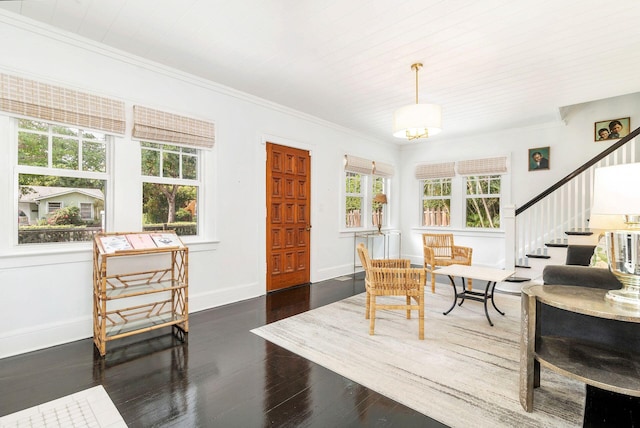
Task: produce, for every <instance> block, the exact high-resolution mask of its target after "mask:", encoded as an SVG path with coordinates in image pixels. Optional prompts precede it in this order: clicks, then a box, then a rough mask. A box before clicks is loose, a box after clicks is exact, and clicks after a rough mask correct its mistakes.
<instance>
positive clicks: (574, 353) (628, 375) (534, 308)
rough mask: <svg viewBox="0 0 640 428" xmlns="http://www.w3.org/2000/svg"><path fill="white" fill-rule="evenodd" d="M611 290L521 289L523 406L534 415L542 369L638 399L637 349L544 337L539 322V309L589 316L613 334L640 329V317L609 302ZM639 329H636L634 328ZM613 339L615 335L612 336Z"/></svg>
mask: <svg viewBox="0 0 640 428" xmlns="http://www.w3.org/2000/svg"><path fill="white" fill-rule="evenodd" d="M606 293H607V290H601V289H597V288H588V287H576V286H566V285H528V286H525V287H523V289H522V324H521V325H522V327H521V340H520V403H521V404H522V407H523V408H524V409H525V410H526V411H527V412H531V411H533V391H534V388H536V387H539V386H540V366H541V365H542V366H544V367H546V368H549V369H551V370H553V371H555V372H557V373H560V374H562V375H564V376H568V377H570V378H573V379H577V380H579V381H581V382H584V383H585V384H587V385H590V386H593V387H596V388H600V389H602V390H606V391H612V392H615V393H619V394H625V395H629V396H633V397H640V353H639V352H638V351H637V350H636V349H633V348H627V349H623V348H619V347H612V346H611V344H608V343H604V342H603V341H601V340H600V337H598V336H593V337H584V335H580V334H579V333H580V332H576V335H575V336H574V335H571V334H566V335H563V336H557V335H545V334H543V333H541V330H543V329H541V328H540V322H541V321H542V320H540V319H538V317H539V314H540V308H541V305H547V306H550V307H553V308H558V309H561V310H564V311H567V312H570V313H572V314H580V315H581V316H585V317H586V318H585V322H589V320H590V319H591V320H592V321H596V320H595V319H596V318H597V319H598V320H597V322H598V325H599V328H600V329H605V330H606V329H611V330H615V329H616V328H618V327H626V328H628V327H630V326H629V325H627V324H628V323H632V324H636V325H637V329H638V330H639V331H640V325H638V324H640V311H639V310H638V309H636V308H626V307H623V306H621V305H618V304H613V303H611V302H609V301H608V300H606V299H605V294H606ZM633 328H634V329H635V328H636V326H633ZM612 334H613V331H612Z"/></svg>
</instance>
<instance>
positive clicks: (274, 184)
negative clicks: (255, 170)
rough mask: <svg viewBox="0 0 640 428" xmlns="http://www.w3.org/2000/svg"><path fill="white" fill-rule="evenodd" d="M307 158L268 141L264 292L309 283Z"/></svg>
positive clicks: (309, 180)
mask: <svg viewBox="0 0 640 428" xmlns="http://www.w3.org/2000/svg"><path fill="white" fill-rule="evenodd" d="M310 160H311V158H310V156H309V152H308V151H306V150H300V149H294V148H291V147H285V146H279V145H276V144H272V143H267V173H266V174H267V177H266V180H267V195H266V196H267V198H266V199H267V291H274V290H279V289H281V288H287V287H292V286H295V285H300V284H307V283H309V279H310V266H309V262H310V251H309V248H310V242H309V241H310V239H309V237H310V229H311V224H310V222H309V221H310V215H309V214H310V202H311V197H310V193H311V192H310V189H311V174H310V172H311V170H310Z"/></svg>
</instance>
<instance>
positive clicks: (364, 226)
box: [340, 170, 391, 232]
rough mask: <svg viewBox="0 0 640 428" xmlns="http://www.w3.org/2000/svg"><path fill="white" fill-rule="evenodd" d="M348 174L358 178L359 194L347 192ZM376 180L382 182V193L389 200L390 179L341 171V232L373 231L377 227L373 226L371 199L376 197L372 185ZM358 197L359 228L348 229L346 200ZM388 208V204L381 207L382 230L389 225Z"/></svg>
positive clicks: (372, 203)
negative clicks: (359, 209) (359, 210)
mask: <svg viewBox="0 0 640 428" xmlns="http://www.w3.org/2000/svg"><path fill="white" fill-rule="evenodd" d="M349 174H352V175H358V176H360V193H354V192H347V177H348V175H349ZM376 180H381V181H382V193H384V194H385V195H387V200H388V199H389V193H390V189H391V177H383V176H380V175H375V174H365V173H361V172H354V171H348V170H343V171H342V184H341V193H342V202H341V205H340V206H341V208H340V210H341V211H340V212H341V215H340V218H341V221H340V224H341V230H342V231H343V232H352V231H356V232H360V231H364V230H375V229H377V226H376V225H375V224H374V221H373V215H374V202H373V198H374V196H375V195H376V192H375V191H374V183H375V182H376ZM348 197H358V198H361V212H360V226H355V227H348V225H347V198H348ZM390 212H391V210H390V208H389V204H388V203H387V204H383V205H382V220H383V221H382V226H381V227H382V228H387V227H389V225H390Z"/></svg>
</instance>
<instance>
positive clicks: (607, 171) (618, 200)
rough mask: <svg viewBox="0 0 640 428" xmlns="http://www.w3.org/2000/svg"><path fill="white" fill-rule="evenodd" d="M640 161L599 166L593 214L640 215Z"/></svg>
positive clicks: (594, 188) (594, 192)
mask: <svg viewBox="0 0 640 428" xmlns="http://www.w3.org/2000/svg"><path fill="white" fill-rule="evenodd" d="M638 183H640V163H626V164H622V165H615V166H608V167H602V168H597V169H596V170H595V173H594V178H593V205H592V206H591V215H592V216H593V215H594V214H605V215H611V214H621V215H640V187H639V185H638Z"/></svg>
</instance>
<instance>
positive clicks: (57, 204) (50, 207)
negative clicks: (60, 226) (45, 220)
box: [47, 202, 62, 214]
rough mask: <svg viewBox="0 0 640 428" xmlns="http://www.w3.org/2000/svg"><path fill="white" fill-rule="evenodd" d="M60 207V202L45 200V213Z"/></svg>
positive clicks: (52, 211)
mask: <svg viewBox="0 0 640 428" xmlns="http://www.w3.org/2000/svg"><path fill="white" fill-rule="evenodd" d="M60 208H62V202H47V213H49V214H51V213H54V212H56V211H58V210H59V209H60Z"/></svg>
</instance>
